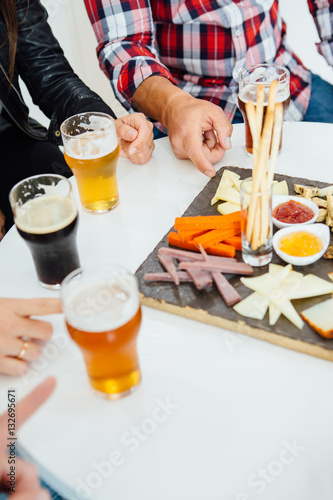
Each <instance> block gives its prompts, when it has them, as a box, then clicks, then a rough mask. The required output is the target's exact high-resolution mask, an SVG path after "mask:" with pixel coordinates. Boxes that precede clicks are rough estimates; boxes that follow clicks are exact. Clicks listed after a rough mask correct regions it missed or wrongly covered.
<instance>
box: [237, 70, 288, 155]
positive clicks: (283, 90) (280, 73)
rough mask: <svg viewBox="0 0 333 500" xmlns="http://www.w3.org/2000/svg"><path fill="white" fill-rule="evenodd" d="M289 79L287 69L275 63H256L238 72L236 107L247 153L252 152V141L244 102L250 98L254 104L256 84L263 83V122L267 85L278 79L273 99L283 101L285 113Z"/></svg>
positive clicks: (266, 102)
mask: <svg viewBox="0 0 333 500" xmlns="http://www.w3.org/2000/svg"><path fill="white" fill-rule="evenodd" d="M289 79H290V75H289V71H288V69H287V68H284V67H283V66H278V65H277V64H256V65H254V66H249V67H247V68H244V69H243V70H242V71H241V72H240V73H239V92H238V107H239V109H240V112H241V113H242V116H243V120H244V123H245V149H246V151H247V153H249V154H253V143H252V134H251V130H250V127H249V123H248V120H247V116H246V110H245V104H246V103H247V102H248V101H250V100H251V101H252V102H253V104H254V105H255V106H256V103H257V88H258V85H259V84H260V83H262V84H264V86H265V98H264V113H263V122H264V119H265V116H266V111H267V105H268V92H269V87H270V85H271V83H272V81H273V80H278V82H279V83H278V87H277V92H276V99H275V100H276V102H282V103H283V114H285V112H286V111H287V109H288V106H289V103H290V88H289ZM281 148H282V134H281V142H280V148H279V151H281Z"/></svg>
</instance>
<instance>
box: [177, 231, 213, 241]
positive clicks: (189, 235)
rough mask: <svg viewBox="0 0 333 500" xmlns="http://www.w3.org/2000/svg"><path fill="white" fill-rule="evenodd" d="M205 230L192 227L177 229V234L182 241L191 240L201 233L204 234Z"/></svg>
mask: <svg viewBox="0 0 333 500" xmlns="http://www.w3.org/2000/svg"><path fill="white" fill-rule="evenodd" d="M206 232H207V231H206V229H194V230H192V229H191V230H189V231H187V230H182V231H178V234H179V236H180V237H181V239H182V240H183V241H191V240H193V239H194V238H196V237H197V236H201V235H202V234H205V233H206Z"/></svg>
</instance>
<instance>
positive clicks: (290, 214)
mask: <svg viewBox="0 0 333 500" xmlns="http://www.w3.org/2000/svg"><path fill="white" fill-rule="evenodd" d="M313 216H314V212H313V210H311V208H309V207H307V206H305V205H303V204H302V203H299V202H298V201H294V200H289V201H287V202H285V203H281V204H280V205H278V206H277V207H275V208H274V210H273V217H274V218H275V219H277V220H278V221H280V222H284V223H285V224H302V223H304V222H308V221H309V220H311V219H312V217H313Z"/></svg>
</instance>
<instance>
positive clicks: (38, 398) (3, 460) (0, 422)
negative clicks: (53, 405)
mask: <svg viewBox="0 0 333 500" xmlns="http://www.w3.org/2000/svg"><path fill="white" fill-rule="evenodd" d="M55 384H56V381H55V379H54V378H53V377H49V378H48V379H46V380H45V382H43V383H42V384H40V385H39V386H37V387H36V389H34V390H33V391H32V392H31V393H30V394H29V395H28V396H26V397H25V398H24V399H22V401H20V402H19V403H18V404H17V405H16V409H15V410H16V411H15V414H16V415H17V418H16V419H15V420H16V423H17V422H18V425H22V424H23V423H24V422H25V421H26V420H27V419H28V418H29V417H30V415H32V414H33V413H34V412H35V411H36V410H37V409H38V408H39V406H41V405H42V404H43V403H44V402H45V401H46V399H47V398H48V397H49V396H50V394H51V393H52V392H53V390H54V388H55ZM7 437H8V414H7V413H5V414H4V415H2V416H1V417H0V492H7V491H8V483H7V481H8V477H9V476H8V475H7V474H8V473H9V464H8V456H7V453H6V450H7V443H8V440H7ZM15 473H16V474H15V492H10V494H9V496H8V499H11V500H16V499H17V500H19V499H20V500H36V499H38V500H49V499H50V495H49V493H48V492H47V491H46V490H45V489H43V488H41V486H40V482H39V479H38V472H37V469H36V467H35V466H34V465H32V464H28V463H26V462H23V460H20V459H18V458H15Z"/></svg>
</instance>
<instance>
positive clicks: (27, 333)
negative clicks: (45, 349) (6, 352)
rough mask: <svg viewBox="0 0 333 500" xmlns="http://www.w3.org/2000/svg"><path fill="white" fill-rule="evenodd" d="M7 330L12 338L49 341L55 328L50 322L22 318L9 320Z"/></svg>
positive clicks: (15, 317)
mask: <svg viewBox="0 0 333 500" xmlns="http://www.w3.org/2000/svg"><path fill="white" fill-rule="evenodd" d="M0 323H1V320H0ZM6 329H7V330H8V336H10V337H28V338H29V339H33V340H49V339H50V338H51V337H52V332H53V326H52V325H51V323H49V322H48V321H42V320H40V319H31V318H21V317H20V316H13V317H11V318H10V320H8V319H7V322H6Z"/></svg>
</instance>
